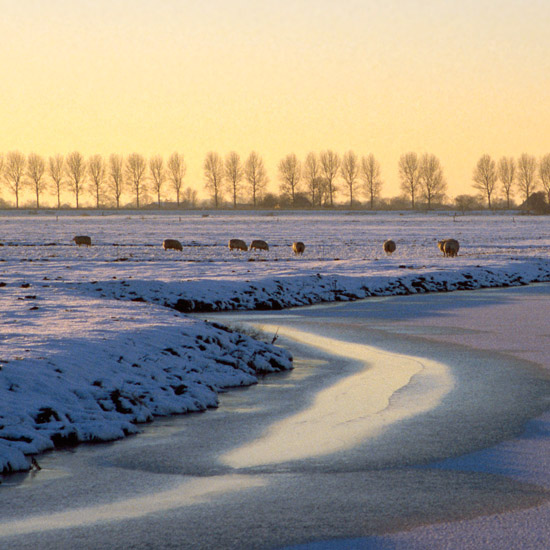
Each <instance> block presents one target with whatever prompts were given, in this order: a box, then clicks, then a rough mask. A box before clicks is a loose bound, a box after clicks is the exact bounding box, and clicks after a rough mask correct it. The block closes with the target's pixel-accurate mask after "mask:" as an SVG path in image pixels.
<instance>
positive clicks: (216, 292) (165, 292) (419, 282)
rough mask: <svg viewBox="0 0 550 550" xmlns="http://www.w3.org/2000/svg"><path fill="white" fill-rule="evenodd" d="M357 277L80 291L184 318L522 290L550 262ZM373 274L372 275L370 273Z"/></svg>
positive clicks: (121, 284) (546, 273)
mask: <svg viewBox="0 0 550 550" xmlns="http://www.w3.org/2000/svg"><path fill="white" fill-rule="evenodd" d="M365 271H366V273H365V274H357V275H351V276H350V275H338V274H331V275H322V274H320V273H317V274H314V275H285V276H282V277H268V278H262V279H257V280H253V281H251V280H246V281H242V280H235V279H233V280H215V279H206V278H204V279H201V280H190V281H172V282H162V281H150V280H146V281H144V280H135V279H128V280H127V279H125V280H107V281H93V282H91V283H83V284H82V285H79V286H81V289H80V290H81V291H82V292H86V293H89V294H92V295H93V294H94V293H99V294H100V295H101V296H107V297H111V298H116V299H129V300H140V301H141V300H143V301H146V302H152V303H158V304H161V305H164V306H167V307H171V308H173V309H175V310H177V311H180V312H183V313H191V312H211V311H229V310H254V309H256V310H278V309H283V308H288V307H295V306H303V305H311V304H316V303H320V302H334V301H349V300H358V299H361V298H368V297H371V296H394V295H410V294H419V293H426V292H451V291H455V290H475V289H479V288H495V287H509V286H520V285H526V284H530V283H537V282H547V281H550V260H546V259H533V258H528V259H527V258H526V259H523V260H521V259H512V260H510V261H508V262H506V263H503V264H502V265H492V266H491V267H483V266H481V265H470V264H466V265H464V264H457V265H455V266H452V267H448V268H441V267H426V266H415V265H410V264H409V265H405V264H402V265H398V266H396V267H393V269H391V270H390V269H386V270H385V274H384V270H383V269H376V270H375V269H374V268H373V266H369V267H368V268H366V269H365ZM369 271H371V273H372V274H369V273H368V272H369Z"/></svg>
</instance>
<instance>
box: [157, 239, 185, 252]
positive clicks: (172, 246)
mask: <svg viewBox="0 0 550 550" xmlns="http://www.w3.org/2000/svg"><path fill="white" fill-rule="evenodd" d="M162 248H164V250H183V246H181V243H180V242H179V241H178V240H177V239H164V241H162Z"/></svg>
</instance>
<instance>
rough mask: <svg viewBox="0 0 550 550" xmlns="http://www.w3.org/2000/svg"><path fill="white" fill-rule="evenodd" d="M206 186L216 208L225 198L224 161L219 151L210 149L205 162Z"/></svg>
mask: <svg viewBox="0 0 550 550" xmlns="http://www.w3.org/2000/svg"><path fill="white" fill-rule="evenodd" d="M203 170H204V180H205V183H204V186H205V187H206V189H207V190H208V191H209V192H210V193H211V194H212V199H213V201H214V208H218V206H219V204H220V201H221V200H222V198H223V162H222V159H221V157H220V155H219V154H218V153H215V152H214V151H210V152H208V153H207V154H206V158H205V159H204V164H203Z"/></svg>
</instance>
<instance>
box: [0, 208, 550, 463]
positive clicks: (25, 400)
mask: <svg viewBox="0 0 550 550" xmlns="http://www.w3.org/2000/svg"><path fill="white" fill-rule="evenodd" d="M75 235H89V236H90V237H91V238H92V243H93V245H92V246H91V247H89V248H88V247H78V246H76V245H75V244H74V243H73V242H72V241H71V240H72V238H73V237H74V236H75ZM390 237H391V238H393V239H394V240H395V242H396V243H397V250H396V252H395V253H394V254H393V255H392V256H389V257H388V256H386V255H385V254H384V253H383V251H382V243H383V241H384V240H385V239H386V238H390ZM447 237H453V238H457V239H458V240H459V241H460V243H461V249H460V252H459V256H458V257H457V258H444V257H443V256H442V255H441V253H440V252H439V250H438V249H437V240H439V239H441V238H447ZM165 238H175V239H178V240H179V241H181V242H182V244H183V251H181V252H179V251H174V250H167V251H165V250H163V249H162V241H163V240H164V239H165ZM229 238H242V239H244V240H245V241H247V242H250V241H251V240H252V239H257V238H258V239H264V240H266V241H267V242H268V243H269V245H270V250H269V252H264V251H254V252H245V253H243V252H238V251H230V250H229V249H228V247H227V241H228V240H229ZM295 240H301V241H303V242H305V244H306V250H305V253H304V255H303V257H298V256H294V254H293V253H292V250H291V245H292V242H293V241H295ZM0 243H1V244H3V245H4V246H1V247H0V303H1V305H2V307H1V311H0V324H1V327H2V330H1V334H0V471H2V470H3V471H15V470H22V469H28V468H29V465H30V463H29V459H28V458H27V455H32V454H35V453H38V452H41V451H44V450H46V449H50V448H53V447H54V446H55V445H64V444H67V443H69V444H72V443H76V442H80V441H100V440H101V441H104V440H111V439H116V438H120V437H123V436H125V435H127V434H131V433H135V432H136V431H137V430H138V427H137V424H139V423H141V422H148V421H151V420H152V419H153V418H154V417H155V416H165V415H170V414H176V413H178V414H179V413H185V412H189V411H198V410H204V409H205V408H207V407H215V406H216V404H217V395H218V393H219V392H220V391H223V390H224V389H225V388H228V387H232V386H242V385H248V384H253V383H255V382H256V381H257V379H258V374H263V373H268V372H273V371H277V370H282V369H288V368H291V366H292V363H291V358H290V356H289V354H288V353H287V352H285V351H284V350H281V349H279V348H275V347H274V346H271V345H269V344H265V343H262V342H258V341H255V340H253V339H251V338H249V337H248V336H244V335H241V334H238V333H235V332H228V331H227V330H224V329H223V328H221V327H217V326H213V325H211V324H208V323H205V322H203V321H200V320H198V319H195V318H191V317H189V316H187V315H185V313H188V312H192V311H221V310H231V309H280V308H283V307H289V306H296V305H303V304H311V303H317V302H322V301H334V300H353V299H358V298H364V297H369V296H376V295H392V294H414V293H423V292H431V291H450V290H460V289H475V288H482V287H498V286H516V285H524V284H528V283H532V282H537V281H548V280H550V254H549V252H550V220H549V219H548V218H546V217H527V216H518V215H515V216H514V215H511V214H502V215H492V214H487V215H483V216H481V215H476V216H453V215H452V214H448V213H443V214H441V213H432V214H425V213H416V214H406V213H401V214H399V213H392V214H381V213H365V212H351V213H315V212H311V213H309V212H308V213H282V212H271V213H263V212H245V213H242V212H241V213H239V212H234V213H233V212H229V213H218V212H198V213H197V212H192V213H182V214H181V215H180V214H173V213H172V214H166V213H163V214H160V213H159V214H153V213H147V214H143V213H137V212H125V213H123V214H113V213H112V212H98V213H89V212H88V213H86V214H85V215H84V214H83V215H75V214H74V213H73V212H53V211H52V212H40V213H38V214H35V213H33V211H29V212H21V213H18V212H14V211H8V212H4V213H2V214H0ZM166 306H168V307H166Z"/></svg>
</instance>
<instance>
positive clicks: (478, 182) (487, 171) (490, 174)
mask: <svg viewBox="0 0 550 550" xmlns="http://www.w3.org/2000/svg"><path fill="white" fill-rule="evenodd" d="M472 179H473V180H474V185H473V187H474V189H477V190H478V191H481V192H482V193H483V194H484V195H485V196H486V197H487V207H488V208H489V209H491V196H492V194H493V191H494V190H495V187H496V184H497V169H496V163H495V161H494V160H493V159H492V158H491V157H490V155H483V156H482V157H481V158H480V159H479V160H478V161H477V164H476V167H475V169H474V174H473V176H472Z"/></svg>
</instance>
